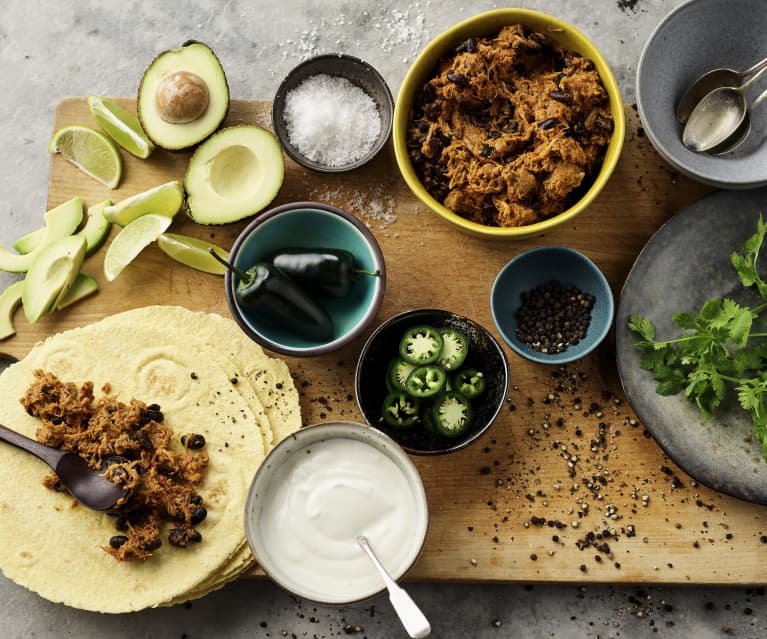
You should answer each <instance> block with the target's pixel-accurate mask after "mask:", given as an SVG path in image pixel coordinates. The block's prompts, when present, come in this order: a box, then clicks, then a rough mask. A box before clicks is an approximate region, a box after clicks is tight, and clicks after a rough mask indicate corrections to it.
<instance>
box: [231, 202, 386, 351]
mask: <svg viewBox="0 0 767 639" xmlns="http://www.w3.org/2000/svg"><path fill="white" fill-rule="evenodd" d="M300 209H314V210H318V211H323V212H325V213H333V214H335V215H337V216H339V217H341V218H343V219H344V220H346V221H347V222H349V223H351V224H352V225H353V226H354V227H355V228H356V229H357V230H358V231H359V232H360V233H361V234H362V236H363V237H364V238H365V241H366V242H367V244H368V245H369V246H370V248H371V252H372V253H373V257H374V258H375V262H376V268H377V269H378V270H379V271H380V275H379V277H378V279H379V285H378V289H379V291H380V293H379V294H377V295H376V296H375V298H374V300H373V303H372V304H371V305H370V307H369V308H368V310H367V312H366V313H365V315H364V316H363V318H362V319H361V320H360V321H359V322H358V323H357V326H355V327H354V328H353V329H352V330H351V331H349V332H348V333H346V334H344V335H342V336H340V337H338V338H336V339H334V340H333V341H330V342H327V343H325V344H318V345H317V346H312V347H310V348H291V347H289V346H283V345H282V344H278V343H277V342H273V341H272V340H270V339H268V338H266V337H264V336H263V335H259V334H258V333H256V332H255V331H253V329H252V328H251V327H250V326H249V325H248V323H247V322H246V321H245V320H244V319H243V318H242V314H241V313H240V310H239V307H238V305H237V302H236V300H235V298H234V292H233V290H232V274H231V272H230V271H229V269H227V270H226V273H224V293H225V294H226V303H227V306H229V312H230V313H231V315H232V317H233V318H234V320H235V321H236V322H237V324H238V325H239V327H240V328H241V329H242V330H243V331H244V332H245V334H246V335H247V336H248V337H250V339H252V340H253V341H254V342H256V343H257V344H260V345H261V346H263V347H265V348H268V349H269V350H271V351H274V352H275V353H280V354H281V355H290V356H294V357H315V356H318V355H324V354H325V353H331V352H333V351H336V350H338V349H339V348H342V347H343V346H346V345H347V344H349V343H350V342H352V341H353V340H354V339H356V338H357V337H358V336H359V335H360V334H361V333H362V332H363V331H364V330H365V328H366V327H367V325H368V324H369V323H370V321H371V320H372V319H373V318H374V317H375V316H376V314H377V313H378V309H380V308H381V304H382V303H383V298H384V295H385V293H386V260H385V259H384V255H383V251H381V247H380V245H379V244H378V240H376V238H375V236H374V235H373V233H372V232H371V231H370V229H369V228H368V227H367V226H365V225H364V224H363V223H362V222H360V220H359V219H358V218H357V217H355V216H354V215H352V214H351V213H349V212H347V211H344V210H343V209H339V208H338V207H336V206H332V205H330V204H323V203H321V202H311V201H305V202H288V203H286V204H281V205H279V206H275V207H274V208H271V209H269V210H268V211H264V212H263V213H260V214H259V215H257V216H256V217H255V218H254V219H253V220H251V221H250V222H249V223H248V225H247V226H246V227H245V228H244V229H243V230H242V231H241V233H240V234H239V235H238V236H237V239H236V240H235V241H234V245H233V246H232V250H231V251H230V252H229V259H230V260H231V262H232V263H233V264H234V262H235V261H236V259H237V253H238V252H239V250H240V248H241V247H242V245H243V244H244V243H245V241H246V240H247V238H248V237H249V236H250V234H251V233H252V232H253V230H254V229H255V228H257V227H258V226H260V225H261V224H263V223H264V222H266V221H267V220H270V219H272V218H274V217H277V216H278V215H281V214H283V213H289V212H290V211H295V210H300Z"/></svg>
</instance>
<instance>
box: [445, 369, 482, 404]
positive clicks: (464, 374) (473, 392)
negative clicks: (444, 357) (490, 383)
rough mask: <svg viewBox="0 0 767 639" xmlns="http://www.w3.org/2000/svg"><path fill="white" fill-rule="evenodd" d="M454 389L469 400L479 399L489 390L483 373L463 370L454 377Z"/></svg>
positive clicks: (474, 370)
mask: <svg viewBox="0 0 767 639" xmlns="http://www.w3.org/2000/svg"><path fill="white" fill-rule="evenodd" d="M453 388H454V389H455V390H457V391H458V392H459V393H461V395H463V396H464V397H466V398H468V399H474V398H475V397H479V396H480V395H481V394H482V393H484V392H485V389H486V388H487V381H486V380H485V376H484V375H483V374H482V372H481V371H478V370H476V369H474V368H462V369H461V370H459V371H458V372H457V373H456V374H455V375H454V376H453Z"/></svg>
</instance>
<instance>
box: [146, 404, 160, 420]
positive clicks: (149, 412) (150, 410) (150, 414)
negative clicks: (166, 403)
mask: <svg viewBox="0 0 767 639" xmlns="http://www.w3.org/2000/svg"><path fill="white" fill-rule="evenodd" d="M144 415H145V417H146V418H147V419H148V420H149V421H153V422H157V423H158V424H160V423H162V420H163V419H165V415H163V414H162V411H161V410H160V405H159V404H149V406H147V407H146V411H145V412H144Z"/></svg>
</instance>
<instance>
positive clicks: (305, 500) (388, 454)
mask: <svg viewBox="0 0 767 639" xmlns="http://www.w3.org/2000/svg"><path fill="white" fill-rule="evenodd" d="M428 521H429V512H428V504H427V502H426V493H425V491H424V487H423V483H422V481H421V477H420V475H419V473H418V470H417V469H416V467H415V465H414V464H413V462H412V461H411V460H410V458H409V457H408V455H407V453H405V451H404V450H403V449H402V448H401V447H400V446H399V445H398V444H397V443H396V442H395V441H394V440H392V439H391V438H390V437H388V436H387V435H385V434H383V433H382V432H380V431H378V430H376V429H374V428H370V427H369V426H364V425H362V424H356V423H352V422H333V423H327V424H320V425H317V426H311V427H308V428H305V429H303V430H300V431H298V432H296V433H294V434H293V435H291V436H290V437H288V438H287V439H285V440H283V441H282V442H280V444H279V445H277V446H276V447H275V448H274V449H273V450H272V451H271V452H270V453H269V455H268V456H267V457H266V459H265V460H264V462H263V464H262V465H261V467H260V468H259V470H258V472H257V473H256V475H255V477H254V479H253V482H252V484H251V486H250V491H249V494H248V499H247V502H246V505H245V533H246V535H247V538H248V542H249V543H250V547H251V549H252V550H253V554H254V555H255V557H256V561H257V562H258V564H259V565H260V566H261V568H262V569H263V570H264V571H265V572H266V574H267V575H269V576H270V577H271V578H272V579H273V580H274V581H275V582H277V583H278V584H279V585H281V586H282V587H283V588H285V589H287V590H289V591H290V592H292V593H293V594H295V595H298V596H300V597H303V598H305V599H309V600H312V601H315V602H319V603H325V604H345V603H351V602H355V601H360V600H362V599H367V598H368V597H371V596H373V595H376V594H378V593H380V592H382V591H383V590H384V588H385V586H384V583H383V581H382V580H381V578H380V576H379V575H378V573H377V572H376V570H375V568H374V567H373V564H372V563H371V562H370V559H368V558H367V556H366V555H365V553H364V551H363V550H362V549H361V548H360V547H359V545H358V544H357V537H358V536H359V535H365V536H366V537H367V538H368V540H369V541H370V545H371V546H372V548H373V550H374V552H375V553H376V555H377V556H378V558H379V560H380V561H381V563H382V564H383V565H384V567H385V568H386V569H387V571H388V572H389V574H391V575H392V577H393V578H394V579H399V578H401V577H402V576H403V575H404V574H405V573H406V572H407V571H408V570H409V569H410V567H411V566H412V565H413V564H414V563H415V561H416V559H417V558H418V555H419V554H420V552H421V549H422V547H423V543H424V539H425V538H426V531H427V528H428Z"/></svg>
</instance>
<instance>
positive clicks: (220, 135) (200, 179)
mask: <svg viewBox="0 0 767 639" xmlns="http://www.w3.org/2000/svg"><path fill="white" fill-rule="evenodd" d="M284 178H285V159H284V156H283V155H282V147H280V144H279V142H278V141H277V138H276V137H275V136H274V134H273V133H272V132H271V131H267V130H266V129H264V128H261V127H259V126H252V125H243V126H232V127H228V128H225V129H221V130H220V131H218V132H217V133H215V134H213V135H212V136H210V137H209V138H208V139H207V140H205V142H203V143H202V144H200V146H198V147H197V149H196V150H195V152H194V154H193V155H192V157H191V158H190V160H189V166H188V168H187V171H186V177H185V178H184V189H185V190H186V205H187V213H188V214H189V217H191V218H192V219H193V220H194V221H195V222H198V223H199V224H226V223H228V222H236V221H237V220H241V219H242V218H244V217H248V216H249V215H253V214H254V213H258V212H259V211H261V210H262V209H263V208H265V207H266V206H267V205H269V204H270V203H271V202H272V200H273V199H274V198H275V197H276V196H277V193H278V192H279V190H280V187H281V186H282V182H283V180H284Z"/></svg>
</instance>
